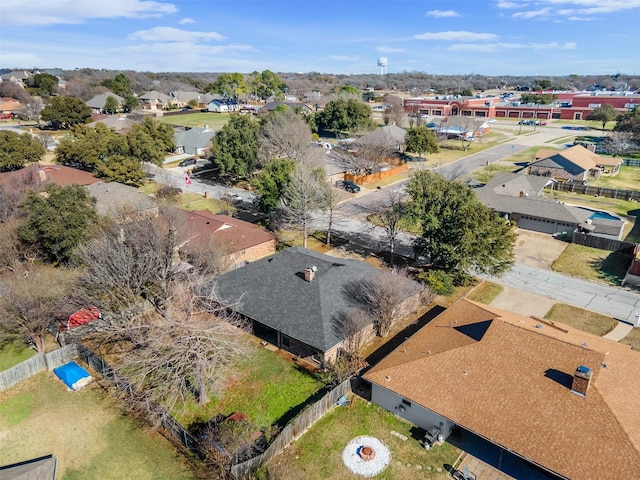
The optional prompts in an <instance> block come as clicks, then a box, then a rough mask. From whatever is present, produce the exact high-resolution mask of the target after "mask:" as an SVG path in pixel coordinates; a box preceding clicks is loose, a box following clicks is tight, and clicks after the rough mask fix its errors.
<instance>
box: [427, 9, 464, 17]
mask: <svg viewBox="0 0 640 480" xmlns="http://www.w3.org/2000/svg"><path fill="white" fill-rule="evenodd" d="M426 16H427V17H435V18H449V17H459V16H460V14H459V13H458V12H456V11H454V10H430V11H428V12H427V14H426Z"/></svg>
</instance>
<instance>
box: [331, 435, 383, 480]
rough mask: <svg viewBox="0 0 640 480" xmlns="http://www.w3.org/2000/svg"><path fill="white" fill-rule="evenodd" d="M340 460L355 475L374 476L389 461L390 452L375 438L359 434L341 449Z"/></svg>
mask: <svg viewBox="0 0 640 480" xmlns="http://www.w3.org/2000/svg"><path fill="white" fill-rule="evenodd" d="M342 461H343V462H344V464H345V466H346V467H347V468H348V469H349V470H350V471H351V472H353V473H355V474H356V475H360V476H362V477H375V476H376V475H378V474H379V473H381V472H382V471H383V470H384V469H385V468H387V466H389V463H391V452H390V451H389V449H388V448H387V446H386V445H385V444H384V443H382V442H381V441H380V440H378V439H377V438H375V437H369V436H361V437H356V438H354V439H353V440H351V441H350V442H349V443H348V444H347V446H346V447H345V449H344V450H343V451H342Z"/></svg>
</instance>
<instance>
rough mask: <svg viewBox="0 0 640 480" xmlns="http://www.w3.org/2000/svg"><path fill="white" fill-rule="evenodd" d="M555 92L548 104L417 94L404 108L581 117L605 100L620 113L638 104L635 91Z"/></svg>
mask: <svg viewBox="0 0 640 480" xmlns="http://www.w3.org/2000/svg"><path fill="white" fill-rule="evenodd" d="M555 96H556V100H555V101H554V103H552V104H550V105H537V104H533V103H528V104H525V103H522V102H520V101H519V100H517V99H504V98H501V97H499V96H486V97H479V96H476V97H462V96H460V95H441V96H436V97H416V98H406V99H405V100H404V109H405V112H407V113H408V114H410V115H429V116H434V117H440V116H443V117H448V116H456V115H461V116H466V117H480V118H513V119H529V118H530V119H540V120H550V119H557V120H584V119H585V118H586V116H587V115H589V114H590V113H591V112H592V111H593V110H594V109H595V108H597V107H601V106H602V105H604V104H610V105H613V106H614V107H615V108H616V109H617V110H618V111H619V112H620V113H625V112H628V111H630V110H631V109H633V108H636V106H637V105H638V104H640V95H638V94H626V95H625V94H614V93H602V92H594V93H583V92H565V93H557V94H555Z"/></svg>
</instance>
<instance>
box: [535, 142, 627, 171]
mask: <svg viewBox="0 0 640 480" xmlns="http://www.w3.org/2000/svg"><path fill="white" fill-rule="evenodd" d="M556 155H560V156H562V157H564V158H566V159H567V160H569V161H570V162H571V163H573V164H575V165H578V166H579V167H580V168H582V169H583V170H591V169H593V168H596V167H597V166H599V165H606V166H610V167H615V166H616V165H619V164H620V162H621V160H620V159H619V158H610V157H601V156H600V155H598V154H596V153H593V152H592V151H590V150H588V149H586V148H584V147H583V146H582V145H574V146H573V147H570V148H567V149H565V150H553V149H549V148H541V149H540V150H538V151H537V152H536V162H537V161H539V160H544V159H547V158H551V157H554V156H556ZM534 163H535V162H534Z"/></svg>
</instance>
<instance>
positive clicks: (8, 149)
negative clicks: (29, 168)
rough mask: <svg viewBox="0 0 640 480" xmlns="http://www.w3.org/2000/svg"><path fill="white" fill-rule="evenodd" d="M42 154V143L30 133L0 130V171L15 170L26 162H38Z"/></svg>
mask: <svg viewBox="0 0 640 480" xmlns="http://www.w3.org/2000/svg"><path fill="white" fill-rule="evenodd" d="M44 154H45V148H44V145H43V144H42V142H41V141H40V140H38V139H37V138H36V137H34V136H32V135H31V134H29V133H23V134H19V133H16V132H12V131H9V130H0V171H2V172H6V171H8V170H17V169H18V168H22V167H24V166H25V164H27V163H33V162H39V161H41V160H42V157H43V156H44Z"/></svg>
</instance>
